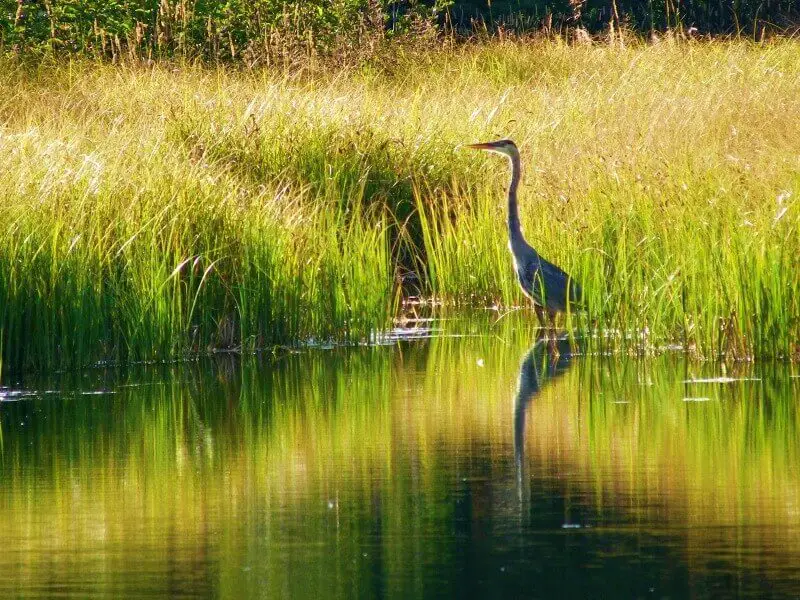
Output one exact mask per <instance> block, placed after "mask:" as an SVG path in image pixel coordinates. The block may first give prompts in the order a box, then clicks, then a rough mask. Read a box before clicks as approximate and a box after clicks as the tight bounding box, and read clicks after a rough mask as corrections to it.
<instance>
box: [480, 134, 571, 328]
mask: <svg viewBox="0 0 800 600" xmlns="http://www.w3.org/2000/svg"><path fill="white" fill-rule="evenodd" d="M469 147H470V148H476V149H478V150H488V151H490V152H495V153H497V154H502V155H504V156H506V157H507V158H508V160H509V162H510V163H511V183H510V184H509V186H508V248H509V250H510V251H511V256H512V257H513V260H514V270H515V271H516V274H517V280H518V281H519V285H520V287H521V288H522V291H523V292H524V293H525V295H526V296H527V297H528V298H530V299H531V300H532V301H533V303H534V305H535V306H536V308H537V313H538V314H539V316H540V318H543V315H542V312H546V313H547V315H548V316H549V317H550V319H551V320H552V319H554V318H555V314H556V313H559V312H565V311H567V309H568V306H575V305H576V304H578V303H580V301H581V297H582V290H581V287H580V286H579V285H578V283H577V282H575V281H574V280H573V279H572V278H571V277H570V276H569V275H568V274H567V273H565V272H564V271H563V270H562V269H561V268H560V267H558V266H556V265H554V264H553V263H551V262H549V261H547V260H545V259H544V258H542V257H541V256H540V255H539V253H538V252H537V251H536V250H534V249H533V247H532V246H531V245H530V244H529V243H528V242H527V241H526V240H525V237H524V236H523V235H522V228H521V227H520V222H519V207H518V205H517V188H518V187H519V180H520V177H521V174H522V167H521V164H520V156H519V150H518V149H517V146H516V144H514V142H512V141H511V140H499V141H496V142H488V143H483V144H471V145H470V146H469Z"/></svg>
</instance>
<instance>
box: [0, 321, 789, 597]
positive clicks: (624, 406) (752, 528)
mask: <svg viewBox="0 0 800 600" xmlns="http://www.w3.org/2000/svg"><path fill="white" fill-rule="evenodd" d="M453 329H455V331H456V332H457V333H459V334H460V335H450V334H452V333H453V331H452V330H453ZM423 333H424V332H423ZM421 337H425V336H424V335H423V336H421ZM561 348H562V350H565V351H566V347H565V346H564V344H562V345H561ZM12 383H13V385H7V387H6V388H4V389H3V390H2V392H0V398H2V402H0V573H2V577H0V597H3V598H6V597H42V598H53V597H68V596H69V597H80V598H83V597H156V596H158V597H163V596H170V597H221V598H261V597H263V598H331V597H337V598H354V597H359V598H372V597H392V598H409V597H418V598H436V597H443V598H451V597H458V598H470V597H471V598H492V597H496V598H517V597H531V598H536V597H540V598H552V597H579V598H585V597H598V598H601V597H605V598H629V597H630V598H633V597H638V598H665V597H670V598H684V597H711V596H713V597H731V596H738V597H758V598H763V597H800V468H799V467H800V413H799V411H798V398H800V379H798V371H797V369H796V368H793V367H788V366H775V365H756V366H755V367H753V366H749V367H729V368H728V370H724V369H723V368H722V367H721V366H720V365H712V364H698V363H691V362H687V361H685V360H684V359H683V358H682V357H679V356H664V357H660V358H655V359H648V360H644V361H641V360H639V361H637V360H620V359H619V358H617V359H613V360H612V359H609V358H601V357H591V356H589V357H580V356H572V357H570V356H568V355H567V354H566V352H565V353H564V354H562V356H561V357H560V358H558V359H555V360H554V359H553V357H551V356H549V355H548V353H547V349H546V348H545V347H544V346H543V345H541V344H540V345H533V333H532V332H531V331H530V329H529V326H527V325H525V324H524V322H521V321H517V322H515V321H513V320H512V318H508V319H504V320H503V321H502V322H501V323H500V324H497V325H495V326H494V327H489V328H488V333H487V329H486V328H480V330H479V331H478V332H476V333H474V334H473V333H471V331H470V325H468V324H461V325H458V326H455V327H454V328H451V330H450V331H449V333H448V332H445V333H443V334H441V335H438V336H434V337H432V338H429V339H419V340H401V341H396V342H393V343H387V344H385V345H380V346H372V347H353V348H335V349H327V350H323V349H318V350H308V351H303V352H299V353H292V354H285V355H279V356H275V357H272V356H270V357H269V358H266V357H262V358H260V359H246V360H243V361H239V360H234V359H228V358H222V359H220V360H216V361H208V362H202V363H196V364H188V365H186V364H181V365H169V366H163V365H161V366H148V367H137V368H128V369H123V370H108V371H104V370H99V369H94V370H89V371H86V372H84V373H80V374H70V375H61V376H52V377H49V378H45V379H39V380H36V379H31V380H25V381H22V382H12Z"/></svg>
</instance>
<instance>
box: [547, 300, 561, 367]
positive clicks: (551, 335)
mask: <svg viewBox="0 0 800 600" xmlns="http://www.w3.org/2000/svg"><path fill="white" fill-rule="evenodd" d="M547 317H548V320H549V326H550V328H549V331H548V334H547V337H548V341H549V349H550V360H552V361H553V362H555V361H556V360H558V357H559V356H560V354H561V353H560V352H559V351H558V334H557V332H556V313H555V311H552V310H548V311H547Z"/></svg>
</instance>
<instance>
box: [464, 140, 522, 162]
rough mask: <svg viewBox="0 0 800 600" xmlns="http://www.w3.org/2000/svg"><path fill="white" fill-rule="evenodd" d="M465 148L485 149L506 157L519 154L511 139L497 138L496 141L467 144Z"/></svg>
mask: <svg viewBox="0 0 800 600" xmlns="http://www.w3.org/2000/svg"><path fill="white" fill-rule="evenodd" d="M467 148H473V149H475V150H486V151H488V152H494V153H496V154H502V155H503V156H507V157H508V158H513V157H515V156H519V150H518V149H517V145H516V144H515V143H514V142H512V141H511V140H497V141H496V142H484V143H482V144H467Z"/></svg>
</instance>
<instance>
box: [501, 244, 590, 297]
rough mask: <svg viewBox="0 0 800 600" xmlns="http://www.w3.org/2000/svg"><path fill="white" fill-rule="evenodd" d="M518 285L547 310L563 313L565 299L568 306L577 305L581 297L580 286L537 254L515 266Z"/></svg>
mask: <svg viewBox="0 0 800 600" xmlns="http://www.w3.org/2000/svg"><path fill="white" fill-rule="evenodd" d="M517 275H518V277H519V282H520V285H521V286H522V289H523V290H525V292H526V293H527V294H528V295H529V296H531V298H532V299H533V300H534V302H536V303H537V304H539V305H541V306H544V307H545V308H547V309H549V310H555V311H565V310H566V309H567V298H569V303H570V305H579V304H580V303H581V299H582V297H583V291H582V290H581V287H580V285H578V283H577V282H576V281H574V280H573V279H572V278H571V277H570V276H569V275H567V273H565V272H564V271H563V270H562V269H561V268H560V267H558V266H556V265H554V264H553V263H551V262H549V261H547V260H545V259H544V258H542V257H541V256H539V255H538V254H535V255H531V256H530V257H527V259H526V260H525V261H520V262H518V264H517Z"/></svg>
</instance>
